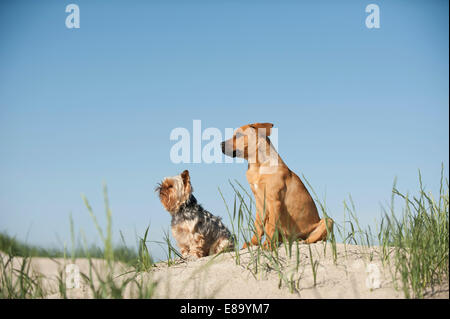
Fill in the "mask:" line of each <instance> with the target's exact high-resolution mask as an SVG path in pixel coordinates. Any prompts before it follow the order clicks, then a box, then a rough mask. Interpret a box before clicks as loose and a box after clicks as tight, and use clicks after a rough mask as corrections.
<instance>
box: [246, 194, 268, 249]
mask: <svg viewBox="0 0 450 319" xmlns="http://www.w3.org/2000/svg"><path fill="white" fill-rule="evenodd" d="M267 216H268V212H267V211H264V209H263V208H261V205H258V203H257V205H256V218H255V233H254V234H253V237H252V239H251V240H250V243H244V246H242V249H245V248H247V247H248V246H250V245H253V246H257V245H258V244H259V243H260V242H261V240H262V236H263V235H264V226H265V224H266V221H267Z"/></svg>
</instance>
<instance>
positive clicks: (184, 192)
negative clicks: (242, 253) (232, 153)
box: [155, 170, 233, 258]
mask: <svg viewBox="0 0 450 319" xmlns="http://www.w3.org/2000/svg"><path fill="white" fill-rule="evenodd" d="M155 191H156V192H158V194H159V199H160V201H161V203H162V204H163V206H164V208H165V209H166V210H167V211H168V212H169V213H170V214H171V215H172V222H171V226H172V234H173V237H174V238H175V240H176V241H177V244H178V247H179V248H180V252H181V254H182V255H183V257H187V256H189V255H190V256H194V257H197V258H199V257H204V256H208V255H211V254H217V253H219V252H221V251H224V250H227V249H232V248H233V240H232V238H231V233H230V231H229V230H228V229H227V228H226V227H225V225H224V224H223V223H222V221H221V218H220V217H217V216H214V215H212V214H211V213H210V212H208V211H207V210H205V209H203V207H202V206H201V205H200V204H198V203H197V200H196V199H195V197H194V195H192V192H193V188H192V186H191V181H190V176H189V171H187V170H185V171H184V172H183V173H181V174H180V175H177V176H173V177H166V178H165V179H164V180H163V181H162V182H161V183H159V184H158V186H157V187H156V189H155Z"/></svg>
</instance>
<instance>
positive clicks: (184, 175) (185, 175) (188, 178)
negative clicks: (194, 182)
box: [181, 169, 191, 185]
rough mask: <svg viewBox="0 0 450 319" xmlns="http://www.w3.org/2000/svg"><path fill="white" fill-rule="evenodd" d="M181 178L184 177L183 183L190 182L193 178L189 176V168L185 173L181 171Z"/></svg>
mask: <svg viewBox="0 0 450 319" xmlns="http://www.w3.org/2000/svg"><path fill="white" fill-rule="evenodd" d="M181 178H182V179H183V185H187V184H189V182H190V181H191V178H190V176H189V171H188V170H187V169H186V170H184V171H183V173H181Z"/></svg>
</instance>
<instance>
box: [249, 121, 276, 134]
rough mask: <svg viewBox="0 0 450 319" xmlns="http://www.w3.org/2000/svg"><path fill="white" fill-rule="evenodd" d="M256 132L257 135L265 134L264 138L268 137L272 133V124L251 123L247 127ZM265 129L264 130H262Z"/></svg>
mask: <svg viewBox="0 0 450 319" xmlns="http://www.w3.org/2000/svg"><path fill="white" fill-rule="evenodd" d="M249 126H250V127H253V128H254V129H256V130H257V131H258V133H265V135H266V136H270V133H272V130H271V128H272V127H273V124H272V123H253V124H250V125H249ZM264 129H265V130H264Z"/></svg>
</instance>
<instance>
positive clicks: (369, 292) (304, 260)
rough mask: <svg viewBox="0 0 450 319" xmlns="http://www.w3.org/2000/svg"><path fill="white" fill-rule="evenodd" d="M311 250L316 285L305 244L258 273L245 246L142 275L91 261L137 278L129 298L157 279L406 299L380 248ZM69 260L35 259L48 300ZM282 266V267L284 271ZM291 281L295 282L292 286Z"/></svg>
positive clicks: (442, 292)
mask: <svg viewBox="0 0 450 319" xmlns="http://www.w3.org/2000/svg"><path fill="white" fill-rule="evenodd" d="M310 248H311V253H312V257H313V264H314V265H315V269H316V282H315V284H314V272H313V268H312V266H311V258H310V251H309V248H308V245H301V246H300V251H299V252H300V253H299V255H298V256H297V255H296V254H295V253H294V254H293V255H292V257H291V258H289V257H288V254H286V250H285V248H283V247H281V248H279V250H278V254H279V257H278V260H279V263H278V264H271V263H270V262H268V261H267V260H265V258H263V257H261V258H260V262H259V263H258V272H256V271H255V267H256V263H255V258H253V257H252V256H251V254H250V253H249V252H248V251H246V250H242V251H241V252H240V264H239V265H237V264H236V258H235V255H234V253H226V254H223V255H219V256H215V257H213V256H210V257H205V258H201V259H197V260H189V261H181V260H177V261H176V262H175V264H174V265H171V266H170V267H168V266H167V264H166V263H163V262H161V263H158V264H157V265H156V266H155V267H154V268H153V270H152V271H150V272H143V273H139V274H137V275H136V273H135V272H133V271H132V269H130V268H129V267H128V266H126V265H124V264H120V263H116V264H114V265H113V266H112V267H109V266H108V264H107V263H106V262H105V261H104V260H99V259H95V260H93V263H92V265H93V267H94V268H95V269H96V270H97V271H98V276H100V277H101V278H106V276H107V275H112V276H113V278H114V282H115V283H116V284H117V285H120V284H121V283H124V282H125V281H126V280H127V279H129V278H131V277H133V278H135V281H133V282H132V283H130V284H127V285H126V288H125V289H124V297H126V298H135V297H137V296H138V292H137V290H138V289H137V286H136V282H139V283H141V284H143V285H147V286H149V285H151V284H152V283H154V282H156V283H157V285H156V288H155V290H154V293H153V297H154V298H231V299H234V298H370V299H372V298H374V299H376V298H404V293H403V291H402V289H401V286H400V285H399V283H398V284H397V285H396V284H395V283H394V282H393V280H392V275H391V271H392V270H393V268H392V267H388V266H384V267H383V265H382V263H381V261H380V258H379V256H378V248H377V247H371V248H367V247H363V246H353V245H346V246H344V245H342V244H338V245H337V260H336V262H334V260H333V255H332V249H331V246H330V244H327V245H326V246H325V244H324V243H317V244H312V245H311V246H310ZM2 258H6V256H5V255H2ZM297 260H298V263H297ZM21 262H22V258H19V257H16V258H14V261H13V267H14V268H17V267H19V268H20V264H21ZM70 263H71V261H70V260H64V259H60V258H57V259H49V258H32V261H31V268H32V270H33V272H34V273H35V274H36V275H41V280H42V286H43V287H44V290H45V296H46V298H60V297H61V294H60V293H59V292H58V277H61V276H65V273H64V269H65V266H66V265H68V264H70ZM75 264H76V265H77V266H78V268H79V270H80V272H81V273H84V274H86V275H87V276H88V277H89V268H90V267H89V262H88V260H87V259H77V260H76V261H75ZM297 265H298V266H297ZM277 267H281V268H280V269H281V272H279V271H278V270H277ZM281 273H282V274H283V275H281V276H280V274H281ZM63 278H64V277H63ZM93 278H94V280H93V284H94V287H98V285H99V283H100V281H98V279H97V277H96V275H95V272H94V274H93ZM289 282H291V283H295V284H293V285H291V289H289V287H290V284H289ZM93 296H94V295H93V293H92V290H91V288H90V287H89V285H88V283H87V282H85V281H84V280H81V282H80V287H79V288H71V289H67V297H69V298H92V297H93ZM425 297H426V298H449V291H448V285H445V286H442V287H440V289H437V290H435V291H431V290H429V291H428V292H427V294H426V296H425Z"/></svg>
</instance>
